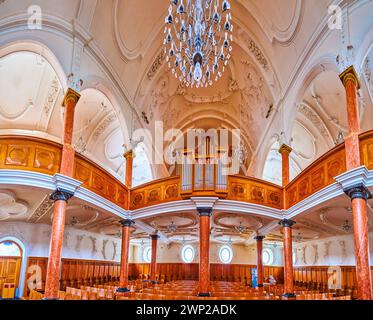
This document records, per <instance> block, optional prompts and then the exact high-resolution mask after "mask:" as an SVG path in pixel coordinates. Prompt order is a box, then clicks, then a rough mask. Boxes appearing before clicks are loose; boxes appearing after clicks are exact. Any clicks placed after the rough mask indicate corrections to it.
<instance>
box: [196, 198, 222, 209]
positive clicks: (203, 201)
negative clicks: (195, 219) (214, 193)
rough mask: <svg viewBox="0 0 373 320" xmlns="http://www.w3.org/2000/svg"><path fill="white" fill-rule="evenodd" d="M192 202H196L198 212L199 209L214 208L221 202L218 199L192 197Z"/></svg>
mask: <svg viewBox="0 0 373 320" xmlns="http://www.w3.org/2000/svg"><path fill="white" fill-rule="evenodd" d="M191 200H192V201H193V202H194V204H195V206H196V208H197V210H198V209H199V208H203V209H206V208H213V207H214V205H215V203H216V202H217V201H218V200H219V198H217V197H191Z"/></svg>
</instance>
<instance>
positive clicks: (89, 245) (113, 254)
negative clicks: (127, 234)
mask: <svg viewBox="0 0 373 320" xmlns="http://www.w3.org/2000/svg"><path fill="white" fill-rule="evenodd" d="M50 234H51V226H50V225H44V224H31V223H23V222H17V223H11V222H0V239H1V238H3V237H5V236H13V237H16V238H18V239H19V240H21V241H22V242H23V244H24V245H25V247H26V251H27V257H48V256H49V242H50ZM120 251H121V241H120V239H117V238H113V237H108V236H103V235H100V234H96V233H91V232H87V231H82V230H77V229H74V228H71V227H66V229H65V236H64V243H63V249H62V258H70V259H84V260H110V261H119V260H120Z"/></svg>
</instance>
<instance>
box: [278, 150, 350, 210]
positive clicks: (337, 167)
mask: <svg viewBox="0 0 373 320" xmlns="http://www.w3.org/2000/svg"><path fill="white" fill-rule="evenodd" d="M345 158H346V157H345V149H344V144H341V145H339V146H337V147H335V148H334V149H332V150H330V151H329V152H327V153H326V154H324V155H323V156H322V157H321V158H319V159H318V160H316V161H315V162H314V163H313V164H311V165H310V166H309V167H307V168H306V169H305V170H304V171H302V172H301V173H300V174H299V175H298V176H297V177H296V178H295V179H294V180H293V181H291V182H290V183H289V184H288V185H287V186H286V188H285V190H286V199H287V200H286V208H287V209H288V208H290V207H292V206H293V205H295V204H297V203H298V202H300V201H302V200H304V199H306V198H307V197H309V196H310V195H312V194H314V193H315V192H317V191H320V190H321V189H323V188H325V187H327V186H328V185H330V184H332V183H334V182H335V180H334V178H335V177H336V176H338V175H340V174H341V173H343V172H345V171H346V160H345Z"/></svg>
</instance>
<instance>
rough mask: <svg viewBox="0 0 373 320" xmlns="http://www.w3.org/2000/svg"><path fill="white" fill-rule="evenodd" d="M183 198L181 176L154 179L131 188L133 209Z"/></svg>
mask: <svg viewBox="0 0 373 320" xmlns="http://www.w3.org/2000/svg"><path fill="white" fill-rule="evenodd" d="M177 200H181V197H180V177H171V178H166V179H161V180H157V181H153V182H150V183H147V184H144V185H141V186H138V187H136V188H133V189H132V190H131V205H130V207H131V209H132V210H133V209H138V208H141V207H145V206H152V205H156V204H159V203H163V202H171V201H177Z"/></svg>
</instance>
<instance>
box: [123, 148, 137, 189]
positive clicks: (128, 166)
mask: <svg viewBox="0 0 373 320" xmlns="http://www.w3.org/2000/svg"><path fill="white" fill-rule="evenodd" d="M134 157H135V154H134V152H133V151H132V150H129V151H127V152H126V153H125V154H124V158H125V159H126V181H125V183H126V186H127V187H128V188H132V172H133V158H134Z"/></svg>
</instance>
